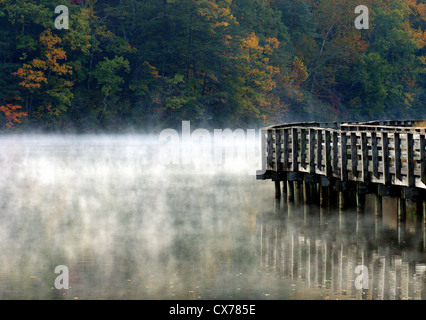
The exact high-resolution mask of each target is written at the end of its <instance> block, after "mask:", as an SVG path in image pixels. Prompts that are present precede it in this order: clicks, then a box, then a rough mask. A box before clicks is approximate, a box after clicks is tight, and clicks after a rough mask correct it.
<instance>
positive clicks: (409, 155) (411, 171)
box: [407, 133, 416, 188]
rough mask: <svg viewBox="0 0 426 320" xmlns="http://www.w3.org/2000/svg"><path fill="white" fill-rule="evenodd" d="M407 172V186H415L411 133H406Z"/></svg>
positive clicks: (412, 137)
mask: <svg viewBox="0 0 426 320" xmlns="http://www.w3.org/2000/svg"><path fill="white" fill-rule="evenodd" d="M407 166H408V170H407V174H408V181H407V183H408V187H410V188H412V187H414V186H415V183H416V181H415V177H414V136H413V134H412V133H407Z"/></svg>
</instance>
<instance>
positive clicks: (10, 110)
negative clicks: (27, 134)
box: [0, 104, 28, 128]
mask: <svg viewBox="0 0 426 320" xmlns="http://www.w3.org/2000/svg"><path fill="white" fill-rule="evenodd" d="M21 108H22V107H21V106H14V105H11V104H7V105H6V106H0V111H2V112H3V114H4V115H5V117H6V118H7V123H6V127H8V128H12V127H13V126H14V124H15V123H22V120H21V118H22V117H26V116H28V113H27V112H22V111H17V110H19V109H21Z"/></svg>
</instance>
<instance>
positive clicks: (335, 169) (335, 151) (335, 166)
mask: <svg viewBox="0 0 426 320" xmlns="http://www.w3.org/2000/svg"><path fill="white" fill-rule="evenodd" d="M338 139H339V135H338V134H337V132H336V131H333V173H334V174H337V173H338V166H339V141H338Z"/></svg>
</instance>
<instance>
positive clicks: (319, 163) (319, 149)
mask: <svg viewBox="0 0 426 320" xmlns="http://www.w3.org/2000/svg"><path fill="white" fill-rule="evenodd" d="M317 135H318V136H317V168H318V170H319V171H320V172H321V171H322V130H317Z"/></svg>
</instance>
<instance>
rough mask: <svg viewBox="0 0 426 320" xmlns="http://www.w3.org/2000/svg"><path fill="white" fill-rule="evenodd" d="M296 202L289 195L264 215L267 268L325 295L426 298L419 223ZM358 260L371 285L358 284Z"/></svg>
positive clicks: (424, 257)
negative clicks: (405, 223) (403, 223)
mask: <svg viewBox="0 0 426 320" xmlns="http://www.w3.org/2000/svg"><path fill="white" fill-rule="evenodd" d="M292 206H296V205H295V204H291V205H290V206H289V203H288V202H287V201H284V203H282V205H281V210H280V212H279V214H277V211H275V214H270V213H264V214H263V215H262V218H261V226H260V228H261V229H262V232H261V234H262V237H261V248H262V250H261V260H262V264H263V266H264V267H265V268H267V269H269V270H271V271H272V272H274V273H275V274H276V275H277V276H279V277H284V278H289V279H291V280H292V281H293V284H294V285H295V286H303V285H307V286H309V287H310V288H311V289H313V290H314V289H317V290H318V292H320V294H321V296H322V297H323V298H325V299H357V300H358V299H359V300H361V299H362V300H365V299H366V300H400V299H401V300H411V299H413V300H423V299H425V298H426V290H425V289H426V288H425V281H426V254H425V252H424V250H423V248H422V247H423V241H424V240H423V234H422V233H421V230H420V232H419V228H418V225H419V224H417V227H414V228H407V226H404V228H403V229H402V228H401V224H400V223H399V224H398V228H397V229H395V228H392V227H389V224H386V223H385V222H384V221H383V217H382V216H376V215H375V214H374V210H369V209H368V207H367V208H365V211H364V213H363V214H360V212H359V210H356V208H355V210H352V211H351V210H338V209H333V208H331V207H317V206H316V205H309V204H305V205H303V206H299V207H298V208H299V209H302V211H301V214H300V211H299V210H298V209H295V208H293V207H292ZM357 211H358V212H357ZM295 213H296V214H295ZM401 237H403V238H401ZM357 266H365V267H367V269H366V270H367V271H368V282H367V283H368V288H366V287H358V288H357V286H356V283H355V282H356V279H357V277H358V275H359V274H360V273H355V270H356V267H357ZM364 276H365V280H364V281H366V279H367V276H366V274H364ZM363 283H365V282H363Z"/></svg>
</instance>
